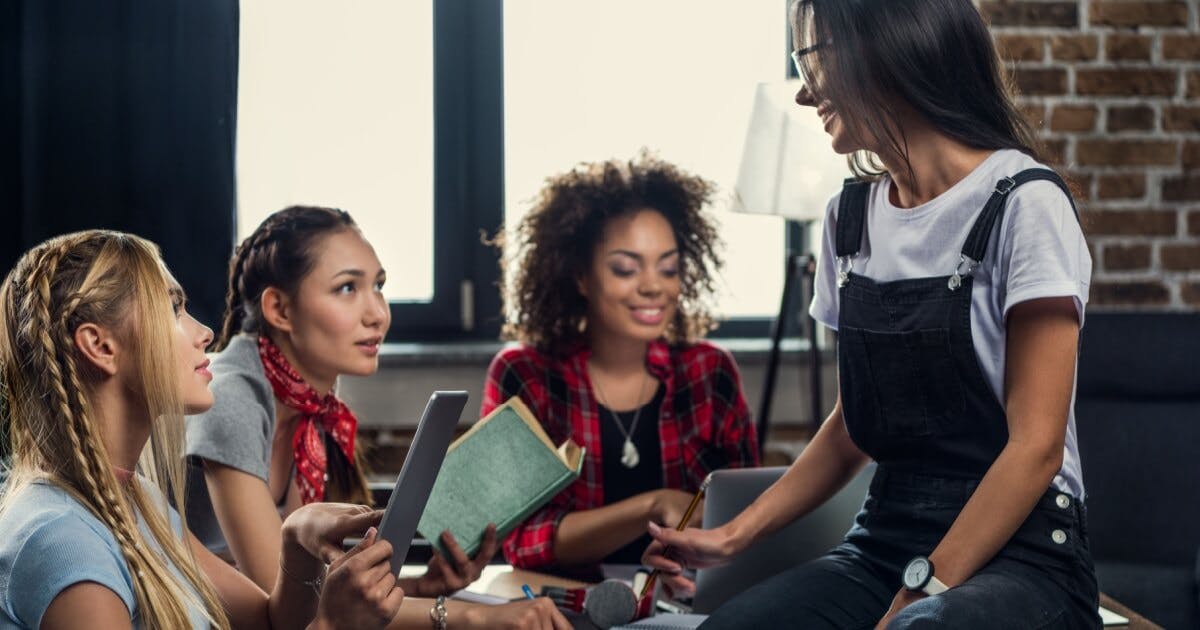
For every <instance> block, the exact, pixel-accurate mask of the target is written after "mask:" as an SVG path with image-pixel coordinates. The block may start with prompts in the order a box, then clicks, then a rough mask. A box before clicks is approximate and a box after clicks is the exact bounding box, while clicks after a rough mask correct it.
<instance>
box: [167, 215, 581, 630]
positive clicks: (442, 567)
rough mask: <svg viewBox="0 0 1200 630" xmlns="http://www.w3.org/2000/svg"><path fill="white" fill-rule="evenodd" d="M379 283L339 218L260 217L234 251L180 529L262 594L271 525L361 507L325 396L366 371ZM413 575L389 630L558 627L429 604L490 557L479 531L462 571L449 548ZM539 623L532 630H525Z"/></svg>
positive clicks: (345, 421)
mask: <svg viewBox="0 0 1200 630" xmlns="http://www.w3.org/2000/svg"><path fill="white" fill-rule="evenodd" d="M385 279H386V274H385V273H384V270H383V269H382V267H381V266H380V263H379V259H378V257H377V256H376V255H375V251H374V249H373V248H372V247H371V245H370V243H368V242H367V240H366V239H365V238H363V235H362V233H361V232H360V231H359V229H358V227H357V225H356V224H355V223H354V220H353V219H351V218H350V215H349V214H347V213H345V212H343V211H341V210H335V209H330V208H319V207H304V206H294V207H290V208H286V209H284V210H281V211H279V212H276V213H275V214H273V215H271V216H269V217H267V219H266V220H264V221H263V223H262V224H261V225H259V227H258V229H256V230H255V231H254V233H253V234H251V235H250V236H249V237H248V238H246V240H244V241H243V242H242V244H241V245H240V246H239V247H238V248H237V251H236V252H235V253H234V255H233V258H232V260H231V261H230V266H229V291H228V294H227V296H226V312H225V317H224V321H223V322H222V326H221V332H220V336H219V337H218V339H217V341H216V344H215V346H214V349H215V350H216V351H217V353H218V354H217V356H216V357H215V358H214V359H213V362H212V365H211V371H212V374H213V383H212V390H213V395H214V398H215V400H216V402H215V403H214V405H213V407H212V408H211V409H209V410H208V411H207V412H205V413H204V414H203V415H202V416H194V417H192V418H189V419H188V423H187V455H188V457H189V462H190V464H191V466H189V469H190V473H189V474H190V476H191V477H192V483H190V484H188V492H189V495H190V496H189V497H188V500H189V503H188V506H189V510H188V513H187V518H188V523H189V525H190V526H191V527H192V529H193V531H195V533H196V536H197V538H199V539H200V541H201V542H203V543H204V544H205V546H206V547H208V548H209V549H210V550H212V551H213V552H215V553H217V554H218V555H222V556H223V557H225V558H226V559H227V560H231V561H232V562H234V563H235V564H236V565H237V567H238V569H239V570H241V571H242V572H243V573H245V574H246V575H247V576H249V577H250V579H251V580H253V581H254V582H256V583H257V584H259V585H260V586H264V585H265V586H264V588H270V587H271V585H273V584H274V583H275V580H276V579H277V577H278V575H279V559H278V554H277V553H275V552H274V551H273V550H277V549H278V548H279V537H280V524H281V522H282V519H283V518H284V517H286V516H287V515H288V514H290V513H291V512H293V511H294V510H296V509H297V508H299V507H300V506H302V505H306V504H308V503H313V502H319V501H341V502H348V503H364V504H369V503H370V492H369V489H368V487H367V482H366V471H365V469H364V461H363V457H362V454H361V451H360V450H359V449H357V448H356V445H355V434H356V432H357V427H358V421H357V420H356V418H355V416H354V413H353V412H352V411H351V410H350V408H349V407H347V406H346V404H345V403H343V402H342V401H341V400H340V399H339V398H338V397H337V395H336V394H335V393H334V390H335V385H336V382H337V377H338V376H339V375H341V374H351V375H355V376H366V375H369V374H373V373H374V372H375V371H376V370H377V369H378V367H379V358H378V357H379V346H380V343H381V342H382V341H383V338H384V335H386V334H387V330H388V326H389V325H390V323H391V314H390V311H389V309H388V304H387V301H386V300H385V299H384V297H383V294H382V287H383V283H384V281H385ZM442 542H443V543H444V544H445V545H446V548H447V549H448V550H449V551H450V558H446V557H443V556H440V555H435V557H434V558H433V560H432V561H431V562H430V564H429V570H428V571H427V572H426V574H425V575H424V576H422V577H421V578H416V579H402V580H400V581H399V586H400V588H402V589H403V590H404V592H405V593H406V594H407V595H408V596H409V597H407V598H405V600H404V604H403V605H402V606H401V609H400V614H399V616H397V617H396V620H397V621H396V623H394V624H393V627H401V628H407V627H413V628H427V627H429V624H430V620H431V619H433V620H434V621H435V623H436V622H437V621H438V620H439V619H444V620H445V622H446V625H445V627H447V628H456V627H459V628H475V627H478V628H483V627H487V628H504V627H529V624H531V623H532V624H534V626H535V627H559V626H560V624H565V623H566V622H565V620H563V619H562V617H561V615H559V614H558V612H557V611H555V610H554V608H553V606H552V605H549V604H548V600H545V599H544V598H543V599H542V600H539V601H527V602H519V603H516V604H510V605H507V606H497V607H480V606H471V605H467V604H463V603H461V602H445V603H444V604H443V601H442V600H441V599H440V598H439V601H438V602H437V603H436V604H435V603H434V602H432V601H430V600H425V601H424V602H422V601H421V600H419V599H415V598H419V597H437V596H444V595H448V594H450V593H453V592H454V591H456V590H458V589H460V588H462V587H464V586H466V585H467V584H469V583H471V582H472V581H474V580H475V579H477V578H478V577H479V575H480V572H481V571H482V569H483V566H484V565H486V564H487V562H488V560H490V559H491V558H492V556H494V555H495V554H496V551H497V547H498V543H497V541H496V536H495V532H494V530H489V532H488V533H487V535H486V536H485V539H484V542H483V545H482V546H481V548H480V551H479V552H478V553H477V555H476V556H475V558H474V559H471V558H468V557H467V556H466V554H464V553H463V551H462V549H461V548H460V547H459V546H458V544H457V543H456V542H455V541H454V539H453V537H452V536H450V534H449V532H446V533H444V534H443V539H442ZM539 624H540V625H539Z"/></svg>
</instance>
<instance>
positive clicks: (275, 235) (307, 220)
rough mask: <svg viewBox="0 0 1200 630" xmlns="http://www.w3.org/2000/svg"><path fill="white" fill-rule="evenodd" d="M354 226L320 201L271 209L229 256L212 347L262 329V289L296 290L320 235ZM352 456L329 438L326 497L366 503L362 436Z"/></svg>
mask: <svg viewBox="0 0 1200 630" xmlns="http://www.w3.org/2000/svg"><path fill="white" fill-rule="evenodd" d="M357 229H358V225H357V224H355V223H354V219H352V218H351V217H350V214H349V213H347V212H346V211H344V210H338V209H336V208H322V207H319V206H291V207H288V208H284V209H283V210H280V211H279V212H276V213H274V214H272V215H271V216H269V217H267V218H266V219H264V220H263V222H262V223H260V224H259V226H258V228H257V229H255V230H254V232H253V233H252V234H250V236H247V237H246V239H245V240H243V241H242V243H241V244H240V245H238V247H237V249H236V250H234V252H233V256H232V257H231V258H230V259H229V285H228V289H227V291H226V293H225V316H224V318H223V319H222V320H221V333H220V335H219V336H218V337H217V339H216V341H215V342H213V346H212V348H210V350H212V351H214V352H220V351H221V350H224V349H225V348H226V347H227V346H229V341H230V340H231V339H233V337H234V335H237V334H238V333H255V334H266V333H267V332H268V331H267V330H266V323H265V322H263V319H262V294H263V291H266V290H267V288H268V287H275V288H276V289H279V290H280V291H283V292H284V293H286V294H288V295H295V294H296V290H297V289H298V288H299V287H300V283H301V281H303V280H304V277H305V276H307V275H308V274H309V272H310V271H312V268H313V266H314V265H315V264H316V250H317V246H318V245H319V244H320V242H321V239H323V238H325V237H327V236H330V235H332V234H336V233H338V232H342V231H344V230H357ZM355 443H356V445H358V446H356V447H355V453H354V461H353V462H350V461H348V460H347V458H346V456H345V454H343V453H342V450H341V449H340V448H338V447H337V446H336V445H335V444H333V443H332V442H330V441H329V440H328V439H327V440H326V444H325V453H326V455H327V457H328V460H329V466H328V471H329V481H328V482H327V484H326V486H327V496H328V500H330V501H351V502H354V503H365V504H370V502H371V492H370V490H369V489H368V486H367V478H366V474H367V468H366V458H365V456H364V454H363V452H362V451H361V448H360V446H361V444H362V440H356V441H355Z"/></svg>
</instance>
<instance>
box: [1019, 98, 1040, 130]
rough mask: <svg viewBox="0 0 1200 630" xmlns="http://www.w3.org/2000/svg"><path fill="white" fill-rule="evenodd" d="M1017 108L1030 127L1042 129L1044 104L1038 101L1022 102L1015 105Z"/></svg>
mask: <svg viewBox="0 0 1200 630" xmlns="http://www.w3.org/2000/svg"><path fill="white" fill-rule="evenodd" d="M1017 109H1018V110H1019V111H1020V112H1021V116H1023V117H1024V118H1025V122H1028V123H1029V126H1030V127H1033V128H1034V129H1042V128H1043V127H1045V126H1046V106H1044V105H1042V104H1040V103H1022V104H1020V105H1017Z"/></svg>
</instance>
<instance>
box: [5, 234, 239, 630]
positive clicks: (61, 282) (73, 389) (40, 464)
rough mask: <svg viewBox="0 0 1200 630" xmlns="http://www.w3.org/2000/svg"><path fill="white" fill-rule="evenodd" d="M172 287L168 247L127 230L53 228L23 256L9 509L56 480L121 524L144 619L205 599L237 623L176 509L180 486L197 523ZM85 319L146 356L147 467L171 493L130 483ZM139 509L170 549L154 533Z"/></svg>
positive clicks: (12, 329) (15, 325)
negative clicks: (100, 396) (165, 257)
mask: <svg viewBox="0 0 1200 630" xmlns="http://www.w3.org/2000/svg"><path fill="white" fill-rule="evenodd" d="M169 292H170V284H169V281H168V273H167V271H166V268H165V267H164V266H163V264H162V261H161V258H160V257H159V253H158V248H157V247H156V246H155V245H154V244H153V243H151V242H149V241H146V240H144V239H141V238H138V237H136V236H132V235H129V234H122V233H119V232H111V231H98V230H93V231H87V232H78V233H75V234H68V235H65V236H60V237H57V238H53V239H50V240H48V241H46V242H45V243H42V244H41V245H38V246H37V247H35V248H33V249H31V250H30V251H29V252H27V253H26V254H25V255H24V256H22V257H21V259H20V260H19V261H18V262H17V264H16V266H14V267H13V269H12V271H11V272H10V273H9V274H8V277H7V278H6V279H5V281H4V284H3V286H2V287H0V385H2V386H3V387H0V389H4V390H6V393H7V401H6V402H7V407H8V409H7V411H8V414H7V416H8V418H7V424H8V432H9V439H10V444H11V447H12V470H11V476H10V478H9V481H8V483H7V487H6V489H5V491H4V495H3V497H0V513H2V512H3V511H5V510H7V509H8V508H9V506H10V505H11V504H12V502H13V500H14V498H15V497H16V496H18V495H19V494H20V492H21V491H22V489H23V488H25V487H26V486H27V485H28V484H29V483H30V482H32V481H35V480H38V479H44V480H47V481H49V482H51V483H54V484H56V485H57V486H59V487H61V488H63V489H65V490H66V491H67V492H69V493H70V494H71V495H72V496H73V497H74V498H75V499H76V500H77V501H79V502H80V503H81V504H82V505H84V506H85V507H86V508H87V509H88V510H89V511H90V512H91V513H92V514H93V515H94V516H95V517H96V518H97V519H99V520H100V522H102V523H103V524H104V525H105V526H106V527H107V528H108V529H109V531H110V532H112V535H113V537H114V538H115V539H116V541H117V544H118V545H119V546H120V549H121V554H122V555H123V556H124V558H125V561H126V562H127V563H128V565H129V573H130V576H131V577H132V580H133V587H134V594H135V596H136V598H137V605H138V611H139V615H140V616H139V621H140V623H141V624H142V626H143V627H145V628H181V627H187V626H189V625H190V622H189V617H188V608H189V607H195V608H197V609H199V610H202V611H203V612H204V614H205V615H206V616H207V617H208V620H209V622H210V623H211V624H212V625H213V626H215V627H218V628H227V627H229V622H228V620H227V618H226V616H225V613H224V611H223V609H222V607H221V605H220V603H219V601H218V599H217V595H216V592H215V590H214V589H213V587H212V585H211V584H210V583H209V582H208V580H207V579H206V578H205V576H204V575H203V573H202V572H201V571H200V569H199V568H198V566H197V565H196V561H195V558H194V557H193V556H192V553H191V550H190V549H189V548H188V546H187V544H186V543H185V542H184V541H183V539H181V537H179V536H177V535H176V534H175V533H174V532H173V531H172V529H171V526H170V523H169V521H168V518H167V510H168V506H167V505H166V497H167V495H168V494H169V495H170V499H171V502H172V503H174V505H176V506H178V511H179V513H180V520H181V522H182V523H183V528H184V533H185V534H186V532H187V525H186V520H185V511H184V503H183V497H184V494H185V493H184V482H185V476H184V474H183V457H182V453H183V404H182V401H181V400H180V388H179V382H178V378H179V377H178V374H179V368H178V360H177V357H176V355H175V341H174V337H173V334H174V333H173V331H172V327H173V320H174V318H173V314H172V306H171V301H170V297H169ZM84 323H96V324H101V325H104V326H108V327H110V328H111V329H112V330H114V331H116V333H117V335H118V337H119V338H120V339H121V341H122V343H123V345H127V346H128V347H129V348H130V351H131V352H132V354H133V356H135V357H136V359H137V374H136V377H135V378H136V386H135V388H136V391H138V392H139V393H141V394H142V398H143V401H144V404H145V408H146V410H147V412H148V414H149V417H150V418H151V419H152V420H151V426H150V449H147V450H146V451H144V452H143V456H142V459H141V462H140V464H139V470H140V471H141V472H142V473H143V474H144V475H145V476H146V477H147V478H148V479H149V482H150V483H155V484H157V485H158V487H159V488H161V489H163V491H164V492H163V494H162V495H161V497H162V500H161V501H160V500H157V499H156V498H154V497H156V496H158V493H151V492H147V490H146V488H144V487H143V485H142V481H141V480H137V481H134V482H131V483H128V484H121V483H119V482H118V481H117V477H116V475H115V474H114V472H113V465H112V461H111V460H110V458H109V454H108V451H107V449H106V447H105V444H104V441H103V439H102V438H101V424H99V423H100V422H101V421H102V419H101V418H99V417H97V414H96V412H95V410H94V409H93V408H92V404H91V401H90V392H91V391H92V390H91V388H90V386H91V385H92V384H93V383H94V381H95V380H96V378H97V376H98V373H97V372H96V370H95V369H94V368H93V367H92V366H91V365H90V364H88V363H86V362H83V361H80V360H79V354H78V351H77V349H76V347H75V342H74V334H75V331H76V329H78V328H79V326H80V325H81V324H84ZM139 514H140V515H141V517H142V518H143V519H144V521H145V523H146V526H147V529H148V530H149V533H150V536H151V537H152V538H153V539H154V542H155V543H157V547H158V549H159V550H161V551H160V552H156V550H155V549H154V548H153V547H152V546H151V545H149V544H147V543H148V542H149V541H148V540H147V536H145V535H144V534H143V533H142V531H141V529H139V527H138V523H137V515H139ZM172 566H174V567H175V569H176V570H177V571H178V572H179V575H180V576H181V577H182V578H183V581H184V582H186V583H187V584H189V585H190V586H192V587H193V588H194V589H195V594H193V593H192V592H191V591H190V590H189V589H187V588H185V586H184V584H183V583H181V581H180V580H179V579H177V578H176V577H175V576H174V575H173V574H172V572H171V567H172ZM196 594H198V597H197V595H196Z"/></svg>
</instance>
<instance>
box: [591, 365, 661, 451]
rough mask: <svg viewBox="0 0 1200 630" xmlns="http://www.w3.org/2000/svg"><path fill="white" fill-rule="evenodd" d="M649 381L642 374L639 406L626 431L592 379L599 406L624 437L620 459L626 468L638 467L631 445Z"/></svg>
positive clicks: (634, 448) (602, 391) (639, 388)
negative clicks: (605, 411) (606, 412)
mask: <svg viewBox="0 0 1200 630" xmlns="http://www.w3.org/2000/svg"><path fill="white" fill-rule="evenodd" d="M649 380H650V379H649V378H647V375H646V374H645V373H644V372H643V374H642V384H641V386H640V387H638V397H637V402H638V403H639V404H638V406H637V409H635V410H634V412H633V422H631V423H629V429H628V430H626V429H625V425H624V424H622V423H621V418H620V417H619V416H618V415H617V412H616V410H614V409H613V408H612V406H611V405H610V404H609V400H610V399H609V397H608V396H606V395H605V394H604V390H602V389H600V383H599V382H597V381H596V379H592V385H593V386H594V387H595V388H596V393H597V394H599V398H600V404H601V405H602V406H603V407H604V408H605V409H607V410H608V414H609V415H610V416H612V419H613V423H615V424H616V425H617V430H619V431H620V432H621V435H622V436H624V437H625V446H624V449H623V453H622V457H621V463H622V464H623V465H624V466H625V467H626V468H634V467H635V466H637V465H638V460H639V459H640V458H639V457H638V452H637V447H635V446H634V445H633V433H634V432H635V431H637V424H638V420H640V419H641V417H642V408H643V407H645V406H646V405H644V404H640V403H641V402H642V397H643V396H645V395H646V382H647V381H649Z"/></svg>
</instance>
